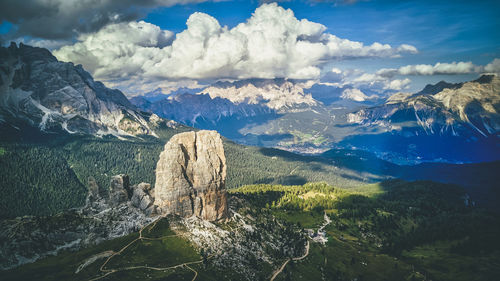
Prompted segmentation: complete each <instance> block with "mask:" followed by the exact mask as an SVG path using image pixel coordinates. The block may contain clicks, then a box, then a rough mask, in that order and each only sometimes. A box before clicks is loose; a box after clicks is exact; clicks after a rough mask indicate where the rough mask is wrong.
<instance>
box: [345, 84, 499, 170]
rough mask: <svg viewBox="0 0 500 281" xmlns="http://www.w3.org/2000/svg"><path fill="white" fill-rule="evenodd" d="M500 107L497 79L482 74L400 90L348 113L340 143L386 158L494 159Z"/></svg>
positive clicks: (497, 155)
mask: <svg viewBox="0 0 500 281" xmlns="http://www.w3.org/2000/svg"><path fill="white" fill-rule="evenodd" d="M499 111H500V78H499V77H498V76H496V75H489V76H483V77H481V78H480V79H478V80H475V81H471V82H466V83H463V84H461V85H460V86H457V85H455V86H453V87H449V88H444V89H443V90H441V91H439V92H438V93H436V94H425V95H419V94H417V95H404V94H399V95H398V96H396V97H391V98H389V99H388V101H387V102H386V103H385V104H383V105H380V106H375V107H370V108H365V109H361V110H359V111H356V112H353V113H349V114H347V122H348V124H349V125H350V126H351V127H352V128H353V135H352V136H351V137H349V138H346V139H344V140H343V141H342V144H343V145H350V146H356V147H359V148H362V149H365V150H370V151H373V152H376V153H377V154H379V156H380V155H383V154H385V156H384V157H386V159H390V158H393V159H395V158H397V157H400V158H406V159H407V160H411V161H414V160H419V161H421V160H426V161H433V160H441V161H442V160H444V161H458V162H469V161H471V162H481V161H492V160H498V159H500V141H499V137H500V134H499V133H500V115H499ZM395 154H398V155H399V156H397V157H396V156H395ZM401 160H403V159H401Z"/></svg>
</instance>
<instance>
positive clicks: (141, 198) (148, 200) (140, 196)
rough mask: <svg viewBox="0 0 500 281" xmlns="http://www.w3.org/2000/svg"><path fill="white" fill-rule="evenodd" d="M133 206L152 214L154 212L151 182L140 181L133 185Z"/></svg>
mask: <svg viewBox="0 0 500 281" xmlns="http://www.w3.org/2000/svg"><path fill="white" fill-rule="evenodd" d="M130 201H131V202H132V206H134V207H136V208H139V209H141V210H143V211H144V212H146V214H148V215H150V214H151V213H153V212H154V208H150V207H151V206H153V202H154V197H153V196H152V190H151V184H149V183H144V182H142V183H140V184H138V185H134V186H132V198H131V199H130Z"/></svg>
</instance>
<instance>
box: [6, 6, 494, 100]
mask: <svg viewBox="0 0 500 281" xmlns="http://www.w3.org/2000/svg"><path fill="white" fill-rule="evenodd" d="M0 22H1V24H0V40H1V44H2V45H8V44H9V42H10V41H15V42H23V43H25V44H29V45H34V46H39V47H45V48H48V49H49V50H51V51H52V52H53V54H54V55H55V56H56V57H57V58H58V59H59V60H62V61H71V62H74V63H75V64H82V65H83V66H84V68H85V69H86V70H87V71H89V72H90V73H91V74H92V75H93V76H94V77H95V78H96V79H98V80H101V81H103V82H105V84H106V85H107V86H110V87H116V88H119V89H121V90H122V91H123V92H124V93H126V94H128V95H137V94H143V93H145V92H148V91H151V90H153V89H156V88H158V87H160V88H162V89H163V91H164V92H168V91H171V90H175V89H176V88H179V87H190V88H196V87H201V86H203V85H208V84H210V83H213V82H214V81H217V80H221V79H222V80H238V79H247V78H265V79H272V78H288V79H296V80H307V81H313V83H322V84H325V85H331V86H332V87H345V86H350V87H353V88H358V89H360V90H362V91H365V92H367V91H370V92H373V91H374V92H381V93H382V92H385V91H403V92H416V91H418V90H420V89H421V88H423V87H424V86H425V85H426V84H429V83H436V82H438V81H441V80H445V81H448V82H462V81H468V80H472V79H475V78H477V77H478V76H479V75H481V74H483V73H499V72H500V1H480V0H476V1H460V0H455V1H440V0H433V1H427V0H420V1H389V0H386V1H377V0H371V1H369V0H365V1H362V0H359V1H356V0H343V1H342V0H337V1H320V0H303V1H277V2H275V1H204V0H26V1H16V0H2V1H0ZM309 84H311V83H309Z"/></svg>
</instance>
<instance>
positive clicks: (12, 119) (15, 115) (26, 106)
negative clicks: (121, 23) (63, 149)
mask: <svg viewBox="0 0 500 281" xmlns="http://www.w3.org/2000/svg"><path fill="white" fill-rule="evenodd" d="M146 119H147V116H143V115H142V114H141V113H140V112H139V111H138V110H136V107H135V106H134V105H132V104H131V103H130V102H129V101H128V100H127V98H126V97H125V95H123V93H122V92H120V91H119V90H113V89H109V88H106V87H105V86H104V84H102V83H101V82H98V81H94V79H93V78H92V76H91V75H90V74H89V73H88V72H86V71H85V70H84V69H83V67H82V66H81V65H76V66H75V65H74V64H73V63H65V62H60V61H58V60H57V59H56V58H55V57H54V56H53V55H52V54H51V53H50V52H49V51H48V50H46V49H42V48H36V47H30V46H27V45H24V44H22V43H21V44H19V46H17V45H16V44H15V43H12V44H11V45H10V46H9V47H8V48H4V47H0V125H5V124H7V125H8V126H11V127H13V128H16V129H18V130H19V127H22V126H25V125H29V126H32V127H36V128H39V129H40V130H42V131H46V132H60V131H63V132H68V133H78V134H94V135H107V134H112V135H117V136H127V135H140V134H148V135H154V132H153V131H152V130H151V129H150V128H149V127H148V123H147V121H146Z"/></svg>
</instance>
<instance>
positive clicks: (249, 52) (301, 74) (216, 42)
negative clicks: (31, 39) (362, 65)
mask: <svg viewBox="0 0 500 281" xmlns="http://www.w3.org/2000/svg"><path fill="white" fill-rule="evenodd" d="M416 52H417V49H416V48H415V47H413V46H410V45H406V44H403V45H401V46H398V47H393V46H390V45H388V44H381V43H373V44H371V45H365V44H363V43H361V42H356V41H351V40H348V39H342V38H338V37H337V36H335V35H333V34H330V33H328V32H326V27H325V26H324V25H322V24H319V23H315V22H311V21H308V20H307V19H301V20H299V19H297V18H296V17H295V15H294V13H293V11H292V10H290V9H284V8H282V7H280V6H278V5H277V4H276V3H272V4H263V5H262V6H260V7H259V8H257V9H256V10H255V12H254V13H253V14H252V16H251V17H250V18H249V19H248V20H247V21H246V22H243V23H240V24H238V25H237V26H235V27H234V28H231V29H229V28H228V27H226V26H221V25H220V24H219V22H218V21H217V20H216V19H215V18H213V17H212V16H210V15H207V14H204V13H194V14H192V15H191V16H190V17H189V19H188V20H187V28H186V29H185V30H184V31H182V32H180V33H178V34H176V35H173V34H172V33H171V32H169V31H165V30H161V29H160V28H159V27H157V26H155V25H152V24H149V23H146V22H142V21H141V22H130V23H119V24H111V25H108V26H106V27H105V28H103V29H101V30H99V31H98V32H96V33H92V34H87V35H83V36H80V37H79V38H78V42H77V43H75V44H73V45H69V46H65V47H63V48H61V49H59V50H56V51H55V52H54V54H55V55H56V56H57V57H58V58H59V59H61V60H65V61H73V62H75V63H79V64H82V65H83V66H84V67H85V68H86V69H89V70H90V71H91V72H92V73H93V74H94V75H95V76H96V77H97V78H99V79H102V80H107V79H115V78H120V77H121V78H126V77H137V78H140V79H168V80H172V81H173V80H183V79H219V78H230V79H243V78H276V77H283V78H293V79H313V78H318V77H319V76H320V66H321V65H323V64H324V63H326V62H328V61H331V60H334V59H343V58H350V59H351V58H359V57H397V56H400V55H401V54H404V53H416Z"/></svg>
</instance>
